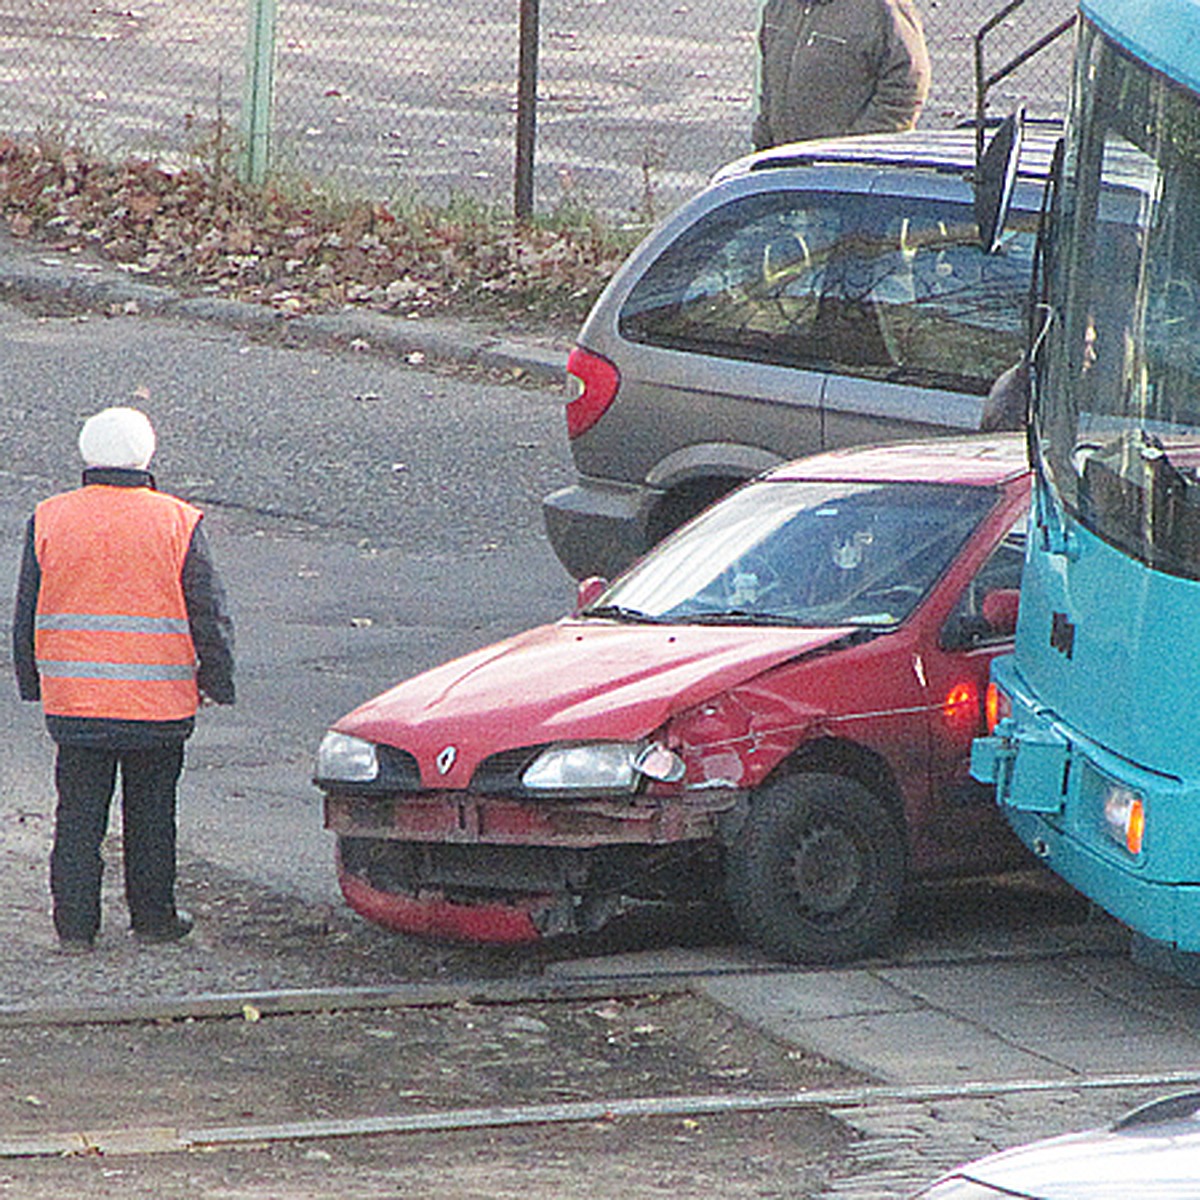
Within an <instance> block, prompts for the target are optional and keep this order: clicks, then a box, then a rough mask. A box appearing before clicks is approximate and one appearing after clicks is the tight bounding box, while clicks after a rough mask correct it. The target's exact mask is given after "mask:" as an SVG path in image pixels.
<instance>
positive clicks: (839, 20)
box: [754, 0, 930, 150]
mask: <svg viewBox="0 0 1200 1200" xmlns="http://www.w3.org/2000/svg"><path fill="white" fill-rule="evenodd" d="M759 52H760V54H761V59H760V69H761V70H760V79H759V111H758V116H757V118H756V120H755V122H754V146H755V149H758V150H762V149H765V148H767V147H768V146H778V145H780V144H781V143H783V142H796V141H802V140H804V139H807V138H816V137H832V136H835V135H838V134H846V133H876V132H884V131H888V130H898V129H911V128H912V127H913V126H914V125H915V124H916V122H917V117H918V115H919V114H920V111H921V106H922V105H923V104H924V103H925V97H926V96H927V95H928V93H929V75H930V69H929V54H928V51H927V50H926V48H925V34H924V31H923V30H922V28H921V18H920V15H919V14H918V12H917V10H916V7H915V6H914V4H913V3H912V0H767V3H766V6H765V7H764V9H763V17H762V25H761V28H760V30H759Z"/></svg>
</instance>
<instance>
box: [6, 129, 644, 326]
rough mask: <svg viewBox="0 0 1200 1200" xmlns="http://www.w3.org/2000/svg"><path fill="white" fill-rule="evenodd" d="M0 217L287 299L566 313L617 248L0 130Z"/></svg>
mask: <svg viewBox="0 0 1200 1200" xmlns="http://www.w3.org/2000/svg"><path fill="white" fill-rule="evenodd" d="M0 218H2V219H3V220H4V222H5V223H6V225H7V227H8V230H9V232H10V233H11V234H12V235H13V236H14V237H16V238H20V239H23V240H37V241H39V242H43V243H47V244H50V245H52V246H53V247H54V248H55V249H56V250H60V251H61V250H71V251H87V252H90V253H92V254H94V255H96V256H98V257H99V258H102V259H104V260H107V261H110V262H113V263H116V264H119V265H121V266H122V267H123V268H124V269H126V270H129V271H132V272H135V273H138V274H141V275H146V274H150V275H155V276H157V277H159V278H163V279H168V280H170V281H172V282H173V283H175V284H176V286H179V287H181V288H182V289H183V290H191V291H195V292H203V293H205V294H218V295H222V296H224V297H226V298H230V299H238V300H243V301H250V302H254V303H262V304H268V305H271V306H273V307H275V308H278V309H280V310H281V311H284V312H287V313H294V314H299V313H306V312H316V311H327V310H332V309H336V308H342V307H345V306H347V305H353V306H358V307H365V308H369V309H372V310H375V311H380V312H389V313H397V314H399V315H403V316H420V315H424V314H426V313H430V312H437V311H443V312H445V311H452V310H459V311H462V310H469V309H478V308H480V307H490V308H493V309H501V310H503V309H512V308H520V309H524V310H529V309H531V308H532V309H542V310H544V311H546V312H551V313H554V314H555V315H557V316H559V317H563V316H566V317H568V318H572V317H574V318H578V317H580V316H582V315H583V314H584V313H586V311H587V308H588V307H589V306H590V303H591V301H592V300H593V299H594V298H595V296H596V295H597V294H598V292H599V290H600V288H601V287H602V286H603V284H604V282H605V281H606V280H607V279H608V277H609V276H610V275H611V274H612V272H613V271H614V270H615V269H616V267H617V265H618V264H619V263H620V261H621V259H622V258H623V257H624V254H625V253H626V252H627V250H628V248H629V247H628V244H627V242H626V243H625V244H621V243H620V241H619V239H614V238H613V237H612V236H611V235H609V234H608V233H607V232H606V231H605V230H604V229H603V228H601V227H600V226H598V225H597V224H595V223H594V222H589V221H576V222H575V223H573V224H569V225H566V224H564V225H562V226H561V227H550V226H543V225H537V226H531V227H528V228H525V227H517V226H515V225H513V224H512V223H511V222H509V221H506V220H505V219H503V218H502V217H500V216H498V215H496V214H495V213H493V212H489V211H487V210H482V209H479V210H476V209H470V208H468V207H467V206H465V205H458V206H457V207H456V208H454V209H446V210H436V209H431V208H421V207H418V206H411V207H405V208H404V209H403V210H402V211H396V210H393V208H390V207H389V206H388V205H385V204H381V203H376V202H369V201H349V202H335V201H333V200H331V199H329V198H328V197H324V196H322V195H320V194H318V193H316V192H315V191H313V190H311V189H306V188H304V187H303V186H297V187H296V188H294V189H292V190H289V191H286V192H285V191H284V190H283V189H280V188H277V187H272V186H267V187H264V188H259V189H252V188H249V187H245V186H243V185H241V184H240V183H238V182H237V181H236V180H235V179H233V178H232V177H230V176H228V175H227V174H224V173H222V172H214V171H211V170H208V169H205V168H204V167H203V166H195V167H190V168H186V169H178V170H168V169H166V168H164V167H162V166H159V165H157V164H155V163H153V162H150V161H146V160H141V159H126V160H124V161H122V162H109V161H106V160H104V159H102V158H100V157H98V156H96V155H93V154H90V153H87V152H85V151H83V150H80V149H78V148H74V147H67V146H62V145H58V144H55V143H54V142H53V141H50V140H42V141H37V142H20V141H16V140H14V139H12V138H5V137H0Z"/></svg>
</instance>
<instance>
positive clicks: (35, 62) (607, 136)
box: [0, 0, 1072, 224]
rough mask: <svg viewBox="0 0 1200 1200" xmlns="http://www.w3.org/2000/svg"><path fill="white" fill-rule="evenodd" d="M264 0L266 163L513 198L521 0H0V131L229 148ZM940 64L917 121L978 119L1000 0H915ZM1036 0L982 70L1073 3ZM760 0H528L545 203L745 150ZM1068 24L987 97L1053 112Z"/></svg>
mask: <svg viewBox="0 0 1200 1200" xmlns="http://www.w3.org/2000/svg"><path fill="white" fill-rule="evenodd" d="M262 3H271V4H272V5H274V6H277V7H276V11H275V23H274V25H275V53H274V56H273V61H274V106H273V119H272V128H271V137H270V144H271V164H272V169H273V171H274V172H275V173H276V174H278V175H280V176H282V177H284V178H289V177H292V178H303V179H306V180H310V181H313V182H316V183H319V184H320V185H322V186H325V187H328V188H330V189H332V190H334V191H335V192H337V193H339V194H342V195H345V196H359V197H367V198H372V199H379V200H386V201H389V202H392V203H401V202H404V201H406V200H417V201H427V202H430V203H435V204H445V203H448V202H450V201H452V200H453V199H454V198H456V197H468V198H471V199H473V200H476V201H480V202H484V203H487V204H495V205H500V206H505V207H507V206H508V205H509V203H510V200H511V197H512V195H513V187H514V147H515V142H516V123H515V111H516V96H517V62H518V51H519V43H518V25H519V22H518V8H519V0H508V2H507V3H506V4H497V3H495V0H491V2H490V3H484V2H483V0H421V2H420V3H417V0H133V3H132V5H131V6H130V7H124V6H119V5H112V6H109V5H106V4H104V3H102V2H100V3H98V2H97V0H0V106H2V109H0V111H2V112H3V117H2V118H0V121H2V124H0V135H4V134H7V135H9V136H13V137H18V138H22V139H24V138H32V137H36V136H58V137H67V138H70V139H79V140H82V141H83V142H84V143H85V144H87V145H88V146H90V147H93V148H95V149H97V150H100V151H102V152H104V153H106V154H109V155H114V156H121V155H126V154H134V155H141V156H149V157H152V158H154V159H157V160H159V161H162V162H164V163H165V164H167V165H170V164H171V163H172V162H177V161H180V160H188V161H197V160H199V161H202V162H209V163H211V162H212V161H214V159H216V158H217V157H219V156H221V155H228V154H232V153H234V152H236V151H239V150H240V148H241V147H240V140H241V132H240V131H241V129H242V124H243V123H242V110H243V106H244V105H245V104H246V103H247V101H246V96H245V92H246V80H247V77H248V73H249V67H248V66H247V63H248V62H249V61H250V59H249V54H248V43H249V41H250V39H251V29H252V27H253V20H254V17H255V15H256V11H257V6H258V5H260V4H262ZM919 3H920V4H921V8H922V12H923V15H924V18H925V25H926V34H927V38H928V42H929V47H930V54H931V57H932V60H933V67H934V84H933V91H932V94H931V96H930V100H929V104H928V106H927V108H926V111H925V114H924V116H923V118H922V125H923V126H926V127H938V126H946V125H951V124H954V123H956V122H958V121H961V120H965V119H969V118H970V117H971V116H972V115H973V113H974V105H975V93H974V77H975V59H974V52H975V51H974V34H975V31H976V30H977V29H978V28H979V27H980V26H982V25H983V24H984V22H985V21H987V20H988V18H989V17H991V16H992V15H993V14H994V13H995V12H996V11H997V8H998V7H999V0H958V2H957V3H949V2H947V0H919ZM1071 9H1072V4H1071V0H1027V2H1026V3H1025V4H1023V5H1022V6H1021V7H1020V8H1019V9H1017V11H1015V12H1014V13H1012V14H1011V15H1010V16H1009V17H1008V18H1006V19H1005V20H1004V21H1002V22H1001V23H1000V24H999V25H998V26H997V28H996V29H995V31H994V32H993V33H992V35H991V37H990V38H989V41H988V43H987V47H986V70H987V71H988V72H989V73H990V72H992V71H994V70H995V69H996V68H997V67H998V66H999V65H1000V64H1002V63H1003V62H1005V61H1007V60H1008V59H1011V58H1012V57H1014V56H1016V55H1017V54H1018V53H1019V52H1020V51H1021V50H1023V49H1025V48H1026V47H1027V46H1028V45H1030V44H1031V43H1032V42H1034V41H1036V40H1037V38H1038V37H1039V36H1041V35H1042V34H1043V33H1045V32H1046V31H1047V30H1048V29H1050V28H1052V27H1053V26H1055V25H1056V24H1058V23H1059V22H1060V21H1062V20H1063V19H1064V18H1065V17H1068V16H1069V15H1070V12H1071ZM758 17H759V0H654V2H653V3H645V0H641V2H639V0H541V5H540V20H539V36H538V39H537V47H538V62H539V71H538V87H537V106H536V142H535V145H536V149H535V153H534V164H535V166H534V176H533V194H534V197H535V208H536V211H538V212H541V213H546V212H550V211H552V210H554V209H556V208H560V207H563V206H572V207H574V206H578V207H581V208H584V209H589V210H593V211H597V212H600V213H602V214H604V215H606V216H607V217H609V218H610V219H615V220H617V221H618V222H628V223H631V224H636V223H640V222H644V221H646V220H651V219H654V218H656V217H659V216H662V215H663V214H664V213H665V212H667V211H669V209H670V208H672V207H673V206H674V205H675V204H677V203H678V202H679V201H680V200H681V199H682V198H683V197H684V196H686V195H687V194H689V193H690V192H691V191H693V190H695V188H697V187H698V186H699V185H700V184H702V183H703V181H704V180H705V178H706V177H707V176H708V175H709V174H710V173H711V172H712V171H713V170H714V169H715V168H716V167H718V166H720V165H721V164H722V163H724V162H726V161H728V160H729V159H731V158H734V157H737V156H738V155H741V154H744V153H746V152H747V151H748V149H749V145H750V141H749V139H750V127H751V122H752V120H753V113H754V80H755V69H756V57H757V44H756V33H757V25H758ZM1070 48H1071V38H1070V37H1069V36H1068V37H1065V38H1060V39H1059V40H1058V41H1057V42H1056V43H1055V44H1054V45H1053V46H1051V47H1050V48H1049V49H1048V50H1047V51H1045V52H1043V53H1041V54H1039V55H1037V56H1036V57H1035V58H1033V59H1031V60H1030V61H1029V62H1028V63H1026V64H1024V65H1023V66H1022V67H1021V68H1020V69H1018V70H1017V71H1016V72H1014V73H1013V74H1012V75H1011V76H1010V77H1009V78H1007V79H1005V80H1004V81H1003V82H1002V83H1001V84H999V85H998V86H997V88H996V89H995V91H994V93H993V94H992V97H991V100H990V109H989V111H991V112H994V113H997V114H1001V113H1005V112H1007V111H1009V110H1011V109H1012V108H1013V107H1015V106H1016V105H1017V104H1018V103H1024V104H1026V105H1027V106H1028V109H1029V111H1030V113H1031V114H1032V115H1035V116H1037V115H1041V116H1050V115H1057V114H1059V113H1060V112H1061V108H1062V105H1063V102H1064V97H1065V91H1066V87H1067V78H1068V72H1067V61H1068V59H1069V56H1070Z"/></svg>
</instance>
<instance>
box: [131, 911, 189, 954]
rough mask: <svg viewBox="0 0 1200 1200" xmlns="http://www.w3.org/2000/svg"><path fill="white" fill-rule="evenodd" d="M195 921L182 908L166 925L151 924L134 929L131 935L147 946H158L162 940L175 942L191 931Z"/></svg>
mask: <svg viewBox="0 0 1200 1200" xmlns="http://www.w3.org/2000/svg"><path fill="white" fill-rule="evenodd" d="M195 924H196V922H195V920H194V919H193V917H192V914H191V913H190V912H185V911H184V910H183V909H182V908H181V909H180V910H179V911H178V912H177V913H176V914H175V916H174V918H173V919H172V920H171V921H169V922H168V923H167V924H166V925H152V926H151V927H150V928H149V929H135V930H134V931H133V936H134V937H135V938H137V940H138V941H139V942H142V943H143V944H145V945H147V946H159V945H162V944H163V943H164V942H177V941H179V940H180V939H181V938H185V937H187V935H188V934H189V933H191V932H192V928H193V927H194V926H195Z"/></svg>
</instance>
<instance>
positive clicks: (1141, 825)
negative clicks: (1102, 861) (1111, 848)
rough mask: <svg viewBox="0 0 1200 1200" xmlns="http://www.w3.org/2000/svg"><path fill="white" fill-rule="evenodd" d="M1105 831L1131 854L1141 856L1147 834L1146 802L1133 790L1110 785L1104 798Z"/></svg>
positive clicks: (1116, 784) (1115, 784)
mask: <svg viewBox="0 0 1200 1200" xmlns="http://www.w3.org/2000/svg"><path fill="white" fill-rule="evenodd" d="M1103 802H1104V830H1105V832H1106V833H1107V834H1108V836H1109V837H1110V838H1112V840H1113V841H1114V842H1116V843H1117V844H1118V845H1119V846H1123V847H1124V848H1125V849H1126V850H1128V851H1129V853H1130V854H1141V852H1142V838H1143V837H1144V836H1145V833H1146V802H1145V801H1144V800H1143V799H1142V797H1141V796H1139V795H1138V793H1137V792H1135V791H1133V790H1132V789H1131V788H1127V787H1124V786H1123V785H1122V784H1119V783H1112V784H1109V786H1108V788H1107V790H1106V791H1105V792H1104V796H1103Z"/></svg>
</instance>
